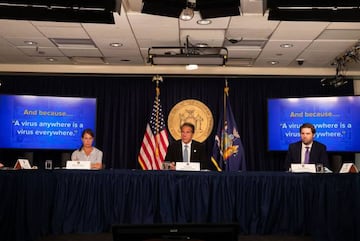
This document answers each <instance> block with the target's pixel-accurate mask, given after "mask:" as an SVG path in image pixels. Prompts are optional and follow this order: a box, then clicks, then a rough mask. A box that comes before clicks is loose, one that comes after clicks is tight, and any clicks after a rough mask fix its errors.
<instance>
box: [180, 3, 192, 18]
mask: <svg viewBox="0 0 360 241" xmlns="http://www.w3.org/2000/svg"><path fill="white" fill-rule="evenodd" d="M195 8H196V0H187V2H186V7H185V9H184V10H182V12H181V14H180V16H179V18H180V19H181V20H183V21H190V20H191V19H193V17H194V9H195Z"/></svg>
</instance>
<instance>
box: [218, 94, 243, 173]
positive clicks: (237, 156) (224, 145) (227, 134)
mask: <svg viewBox="0 0 360 241" xmlns="http://www.w3.org/2000/svg"><path fill="white" fill-rule="evenodd" d="M227 90H228V89H227V88H225V94H226V97H225V98H224V101H225V103H224V106H226V108H225V112H224V113H223V115H222V116H221V117H220V120H219V125H218V129H217V132H216V136H215V143H214V148H213V154H212V157H211V161H212V163H213V164H214V165H215V166H216V168H217V170H218V171H239V170H242V171H245V170H246V161H245V153H244V148H243V145H242V142H241V139H240V135H239V132H238V128H237V126H236V123H235V119H234V115H233V112H232V110H231V106H230V101H229V96H228V94H227Z"/></svg>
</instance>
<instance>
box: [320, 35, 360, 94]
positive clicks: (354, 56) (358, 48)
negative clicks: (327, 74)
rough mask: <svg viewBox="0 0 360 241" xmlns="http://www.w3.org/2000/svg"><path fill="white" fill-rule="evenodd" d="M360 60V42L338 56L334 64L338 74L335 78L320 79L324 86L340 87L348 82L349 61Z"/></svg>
mask: <svg viewBox="0 0 360 241" xmlns="http://www.w3.org/2000/svg"><path fill="white" fill-rule="evenodd" d="M351 62H360V42H358V43H356V44H355V46H353V47H352V48H350V49H349V50H347V51H346V52H345V53H344V54H343V55H342V56H339V57H337V58H336V59H335V60H334V62H333V63H332V65H334V66H336V74H335V76H334V77H333V78H330V79H327V78H323V79H321V80H320V83H321V85H322V86H327V85H330V86H334V87H340V86H343V85H345V84H347V83H348V80H347V79H346V76H345V72H346V67H347V64H348V63H351Z"/></svg>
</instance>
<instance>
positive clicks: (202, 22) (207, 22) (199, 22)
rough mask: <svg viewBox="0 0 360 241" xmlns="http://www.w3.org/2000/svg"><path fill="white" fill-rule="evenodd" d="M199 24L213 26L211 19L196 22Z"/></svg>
mask: <svg viewBox="0 0 360 241" xmlns="http://www.w3.org/2000/svg"><path fill="white" fill-rule="evenodd" d="M196 23H197V24H199V25H209V24H211V20H209V19H200V20H198V21H196Z"/></svg>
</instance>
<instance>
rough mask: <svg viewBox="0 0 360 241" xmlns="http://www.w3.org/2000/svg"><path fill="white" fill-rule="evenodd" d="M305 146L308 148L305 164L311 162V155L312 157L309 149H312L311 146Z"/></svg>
mask: <svg viewBox="0 0 360 241" xmlns="http://www.w3.org/2000/svg"><path fill="white" fill-rule="evenodd" d="M305 148H306V151H305V161H304V163H305V164H309V157H310V151H309V149H310V147H309V146H306V147H305Z"/></svg>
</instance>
